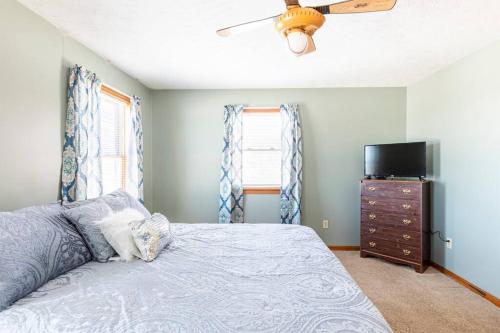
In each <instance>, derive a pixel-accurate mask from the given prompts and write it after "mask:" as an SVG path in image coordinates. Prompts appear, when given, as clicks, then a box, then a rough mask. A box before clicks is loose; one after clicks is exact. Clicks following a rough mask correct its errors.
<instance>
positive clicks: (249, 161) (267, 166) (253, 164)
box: [243, 151, 281, 186]
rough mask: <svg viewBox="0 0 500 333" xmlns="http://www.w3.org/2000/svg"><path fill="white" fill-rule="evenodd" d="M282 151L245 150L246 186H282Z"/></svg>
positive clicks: (244, 176) (244, 170) (244, 177)
mask: <svg viewBox="0 0 500 333" xmlns="http://www.w3.org/2000/svg"><path fill="white" fill-rule="evenodd" d="M280 184H281V151H243V185H244V186H280Z"/></svg>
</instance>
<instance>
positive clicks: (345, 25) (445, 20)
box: [19, 0, 500, 89]
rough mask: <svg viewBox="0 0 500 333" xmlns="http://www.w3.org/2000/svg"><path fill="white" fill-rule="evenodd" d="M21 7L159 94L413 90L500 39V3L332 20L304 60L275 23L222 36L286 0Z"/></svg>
mask: <svg viewBox="0 0 500 333" xmlns="http://www.w3.org/2000/svg"><path fill="white" fill-rule="evenodd" d="M19 2H21V3H22V4H24V5H25V6H27V7H28V8H30V9H32V10H33V11H34V12H36V13H38V14H39V15H41V16H42V17H44V18H45V19H47V20H48V21H50V22H51V23H53V24H54V25H55V26H57V27H58V28H59V29H61V30H62V31H63V32H64V33H66V34H67V35H69V36H71V37H73V38H74V39H76V40H78V41H80V42H81V43H82V44H84V45H86V46H87V47H89V48H90V49H92V50H94V51H95V52H96V53H97V54H99V55H101V56H103V57H104V58H106V59H108V60H110V61H111V62H112V63H113V64H115V65H116V66H117V67H119V68H120V69H122V70H123V71H125V72H127V73H128V74H130V75H131V76H133V77H135V78H137V79H139V80H140V81H141V82H142V83H144V84H145V85H147V86H148V87H150V88H154V89H183V88H289V87H290V88H291V87H296V88H299V87H308V88H313V87H358V86H378V87H380V86H406V85H408V84H411V83H413V82H415V81H418V80H419V79H421V78H424V77H425V76H427V75H429V74H431V73H433V72H435V71H437V70H439V69H441V68H443V67H445V66H447V65H449V64H451V63H453V62H454V61H456V60H458V59H460V58H462V57H464V56H466V55H468V54H470V53H472V52H474V51H476V50H478V49H480V48H482V47H484V46H486V45H488V44H490V43H492V42H494V41H496V40H500V1H499V0H399V1H398V3H397V5H396V7H395V8H394V10H392V11H389V12H383V13H370V14H352V15H329V16H328V17H327V22H326V23H325V25H324V26H323V27H322V28H321V29H320V30H319V31H318V32H317V33H316V35H315V41H316V46H317V52H316V53H313V54H310V55H307V56H304V57H300V58H296V57H294V56H293V55H291V54H290V53H289V52H288V50H287V49H286V47H285V44H284V41H283V40H282V39H281V37H280V36H279V35H278V33H276V31H274V28H273V26H272V24H270V25H268V26H264V27H260V28H258V29H257V30H254V31H248V32H245V33H241V34H239V35H236V36H232V37H229V38H221V37H218V36H217V35H216V34H215V30H216V29H218V28H221V27H225V26H228V25H233V24H237V23H240V22H244V21H248V20H252V19H258V18H263V17H267V16H271V15H275V14H277V13H280V12H282V11H283V10H284V2H283V1H282V0H252V1H250V0H246V1H235V0H210V1H209V0H189V1H187V0H184V1H182V0H177V1H174V0H106V1H103V0H19ZM325 2H326V3H328V1H327V0H316V1H313V0H302V1H301V3H302V5H304V6H307V5H322V4H325ZM333 2H337V1H335V0H334V1H333Z"/></svg>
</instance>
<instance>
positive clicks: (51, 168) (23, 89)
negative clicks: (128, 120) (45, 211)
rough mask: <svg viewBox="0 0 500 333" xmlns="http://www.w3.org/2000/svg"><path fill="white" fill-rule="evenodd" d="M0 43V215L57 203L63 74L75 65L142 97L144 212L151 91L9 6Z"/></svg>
mask: <svg viewBox="0 0 500 333" xmlns="http://www.w3.org/2000/svg"><path fill="white" fill-rule="evenodd" d="M0 41H1V45H0V156H2V160H1V161H0V184H1V186H2V191H0V211H3V210H11V209H16V208H19V207H24V206H28V205H32V204H39V203H46V202H50V201H55V200H57V199H58V195H59V179H60V168H61V151H62V145H63V130H64V127H63V118H64V114H65V108H66V87H67V73H68V68H69V67H70V66H72V65H74V64H79V65H84V66H85V67H87V68H89V69H90V70H92V71H94V72H95V73H97V74H98V76H99V77H100V78H101V79H102V80H103V81H104V82H105V83H107V84H109V85H111V86H113V87H115V88H117V89H119V90H121V91H123V92H125V93H127V94H130V95H132V94H135V95H138V96H141V97H142V98H143V113H144V134H145V197H146V202H147V205H148V206H150V207H151V203H152V191H151V189H152V186H151V156H152V152H151V138H152V135H151V120H152V109H151V107H152V103H151V91H150V90H149V89H147V88H146V87H144V86H143V85H142V84H140V83H139V82H138V81H137V80H135V79H133V78H131V77H130V76H127V75H126V74H124V73H123V72H121V71H120V70H118V69H117V68H115V67H114V66H112V65H110V64H109V63H108V62H106V61H105V60H104V59H102V58H100V57H99V56H97V55H96V54H95V53H93V52H92V51H90V50H89V49H87V48H86V47H84V46H82V45H81V44H79V43H77V42H75V41H74V40H72V39H70V38H68V37H65V36H63V34H61V33H60V32H59V31H58V30H57V29H56V28H55V27H54V26H52V25H51V24H49V23H48V22H46V21H45V20H43V19H42V18H40V17H39V16H37V15H36V14H34V13H33V12H31V11H30V10H28V9H26V8H25V7H23V6H22V5H20V4H19V3H17V2H16V1H14V0H2V1H1V2H0Z"/></svg>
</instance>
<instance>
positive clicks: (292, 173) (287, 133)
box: [280, 104, 302, 224]
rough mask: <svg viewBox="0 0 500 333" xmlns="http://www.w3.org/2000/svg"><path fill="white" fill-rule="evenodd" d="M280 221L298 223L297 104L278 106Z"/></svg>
mask: <svg viewBox="0 0 500 333" xmlns="http://www.w3.org/2000/svg"><path fill="white" fill-rule="evenodd" d="M280 113H281V223H284V224H300V214H301V202H300V201H301V197H302V128H301V123H300V117H299V111H298V106H297V105H295V104H285V105H281V106H280Z"/></svg>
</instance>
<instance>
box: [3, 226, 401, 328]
mask: <svg viewBox="0 0 500 333" xmlns="http://www.w3.org/2000/svg"><path fill="white" fill-rule="evenodd" d="M172 231H173V233H174V237H175V240H174V242H173V243H172V244H171V245H170V246H169V247H168V248H166V249H165V250H164V251H163V252H162V253H161V254H160V256H159V257H158V258H157V259H156V260H155V261H153V262H150V263H147V262H144V261H141V260H136V261H134V262H132V263H124V262H108V263H98V262H90V263H87V264H85V265H83V266H80V267H79V268H76V269H74V270H72V271H70V272H68V273H66V274H64V275H61V276H59V277H58V278H56V279H54V280H52V281H49V282H48V283H46V284H45V285H44V286H42V287H41V288H39V289H38V290H37V291H35V292H33V293H31V294H30V295H28V296H27V297H25V298H23V299H21V300H19V301H17V302H16V303H14V304H13V305H12V306H11V307H9V308H7V309H6V310H4V311H2V312H0V332H2V333H4V332H8V333H14V332H37V333H38V332H92V333H97V332H138V333H142V332H363V333H368V332H391V329H390V327H389V325H388V324H387V322H386V321H385V320H384V318H383V317H382V315H381V314H380V312H379V311H378V310H377V308H375V306H374V305H373V304H372V302H371V301H370V300H369V299H368V298H367V297H366V296H365V295H364V294H363V292H362V291H361V290H360V288H359V287H358V286H357V284H356V283H355V282H354V281H353V279H352V278H351V277H350V275H349V274H348V273H347V271H346V270H345V268H344V267H343V266H342V264H341V263H340V261H339V260H338V259H337V258H336V257H335V256H334V255H333V254H332V253H331V252H330V251H329V250H328V249H327V247H326V246H325V245H324V243H323V242H322V241H321V240H320V239H319V237H318V236H317V235H316V233H315V232H314V231H313V230H312V229H310V228H308V227H303V226H295V225H276V224H268V225H264V224H259V225H251V224H243V225H218V224H172Z"/></svg>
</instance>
